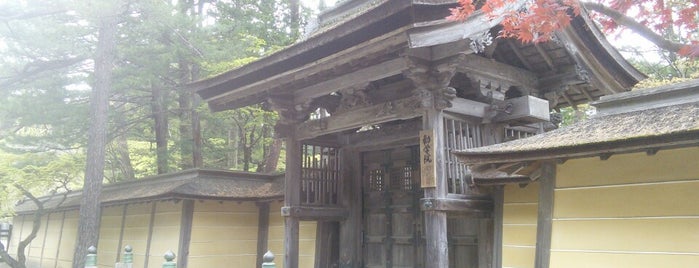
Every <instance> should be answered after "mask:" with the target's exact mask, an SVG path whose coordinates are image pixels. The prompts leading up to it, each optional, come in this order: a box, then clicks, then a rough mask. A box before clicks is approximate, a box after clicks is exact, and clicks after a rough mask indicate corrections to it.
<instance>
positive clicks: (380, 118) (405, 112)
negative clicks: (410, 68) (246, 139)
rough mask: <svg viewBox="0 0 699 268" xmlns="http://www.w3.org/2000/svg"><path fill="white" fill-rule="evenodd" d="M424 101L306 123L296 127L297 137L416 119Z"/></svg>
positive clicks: (412, 99) (411, 100)
mask: <svg viewBox="0 0 699 268" xmlns="http://www.w3.org/2000/svg"><path fill="white" fill-rule="evenodd" d="M422 100H423V99H422V98H420V97H417V96H415V97H409V98H406V99H400V100H395V101H388V102H385V103H380V104H375V105H371V106H368V107H363V108H357V109H355V110H352V111H348V112H345V113H342V114H338V115H335V116H330V117H326V118H322V119H317V120H310V121H306V122H303V123H301V124H299V125H298V126H297V127H296V133H297V134H298V135H297V137H298V138H299V139H300V140H305V139H311V138H314V137H318V136H322V135H326V134H330V133H335V132H340V131H345V130H349V129H355V128H356V129H358V128H360V127H363V126H368V125H373V124H379V123H383V122H388V121H395V120H405V119H410V118H415V117H418V116H420V115H421V114H422V113H421V112H422V111H421V108H422V106H421V104H422ZM287 165H288V164H287Z"/></svg>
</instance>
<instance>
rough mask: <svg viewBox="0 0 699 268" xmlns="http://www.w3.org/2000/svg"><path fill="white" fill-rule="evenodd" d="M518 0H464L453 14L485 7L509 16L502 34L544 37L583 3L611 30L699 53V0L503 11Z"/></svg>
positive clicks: (548, 2) (545, 0)
mask: <svg viewBox="0 0 699 268" xmlns="http://www.w3.org/2000/svg"><path fill="white" fill-rule="evenodd" d="M515 1H517V0H484V1H477V2H475V3H474V1H472V0H459V1H458V6H457V7H455V8H452V9H451V15H450V16H449V17H447V19H449V20H454V21H463V20H465V19H466V18H468V17H469V16H471V15H472V14H473V13H474V12H476V10H480V11H481V12H483V13H484V14H485V15H486V18H487V19H490V20H493V19H496V18H497V17H503V16H504V17H503V18H502V22H501V23H500V25H501V26H502V29H501V30H500V33H499V36H498V37H502V38H517V39H519V40H520V41H522V42H524V43H529V42H534V43H539V42H546V41H548V40H551V38H552V37H553V35H554V33H555V32H556V31H558V30H561V29H563V28H565V27H567V26H568V25H570V22H571V20H572V18H573V17H575V16H579V15H580V11H581V8H585V9H587V10H591V11H593V12H596V13H595V14H594V15H595V18H596V19H597V21H598V22H599V23H600V25H602V28H603V30H604V31H605V32H608V33H611V32H615V31H618V30H620V29H630V30H632V31H634V32H636V33H638V34H639V35H641V36H643V37H644V38H646V39H648V40H649V41H651V42H653V43H654V44H655V45H657V46H658V47H660V48H662V49H664V50H667V51H670V52H674V53H678V54H679V55H682V56H686V57H690V58H697V57H699V42H698V41H697V40H696V38H697V35H698V33H697V30H699V29H698V27H697V19H698V18H699V0H690V1H673V2H667V3H666V2H665V0H608V1H607V0H605V1H602V2H579V1H577V0H532V1H529V2H528V3H527V4H526V5H525V6H524V8H521V9H519V10H514V11H506V12H503V11H502V10H504V8H503V7H505V6H507V5H511V4H513V3H514V2H515ZM476 3H477V4H476ZM632 16H633V17H632ZM673 29H679V30H673ZM668 32H669V33H672V34H674V35H676V36H678V37H679V39H680V40H690V41H687V42H685V43H682V42H678V41H673V39H671V38H668V37H667V36H669V33H668Z"/></svg>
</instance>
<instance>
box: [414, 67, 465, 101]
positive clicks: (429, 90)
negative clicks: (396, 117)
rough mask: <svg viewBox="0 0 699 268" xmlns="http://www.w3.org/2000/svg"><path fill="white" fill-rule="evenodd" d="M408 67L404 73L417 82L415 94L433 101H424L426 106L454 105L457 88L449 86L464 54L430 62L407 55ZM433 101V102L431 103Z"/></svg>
mask: <svg viewBox="0 0 699 268" xmlns="http://www.w3.org/2000/svg"><path fill="white" fill-rule="evenodd" d="M406 60H407V61H408V69H407V70H405V71H404V72H403V75H404V76H405V77H406V78H408V79H410V80H412V81H413V83H414V84H415V88H416V89H415V92H414V95H416V96H418V97H424V98H429V97H430V96H431V97H432V98H431V99H432V101H425V102H423V103H422V104H423V107H424V108H432V107H434V108H437V109H446V108H449V107H451V106H452V104H451V101H452V100H453V99H454V98H456V89H454V88H452V87H449V82H451V78H452V77H454V74H455V73H456V67H457V66H458V64H459V62H460V61H462V60H463V55H457V56H453V57H449V58H446V59H442V60H440V61H437V62H428V61H425V60H422V59H418V58H413V57H406ZM430 102H431V103H430Z"/></svg>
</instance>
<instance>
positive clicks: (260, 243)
mask: <svg viewBox="0 0 699 268" xmlns="http://www.w3.org/2000/svg"><path fill="white" fill-rule="evenodd" d="M257 213H258V215H257V263H256V264H257V265H256V266H257V267H260V265H262V259H263V258H264V254H265V249H266V248H267V244H268V242H267V240H268V238H269V202H259V203H257Z"/></svg>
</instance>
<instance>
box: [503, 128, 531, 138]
mask: <svg viewBox="0 0 699 268" xmlns="http://www.w3.org/2000/svg"><path fill="white" fill-rule="evenodd" d="M534 135H536V131H530V130H522V129H516V128H509V127H507V128H505V138H504V140H505V141H511V140H517V139H523V138H528V137H531V136H534Z"/></svg>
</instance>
